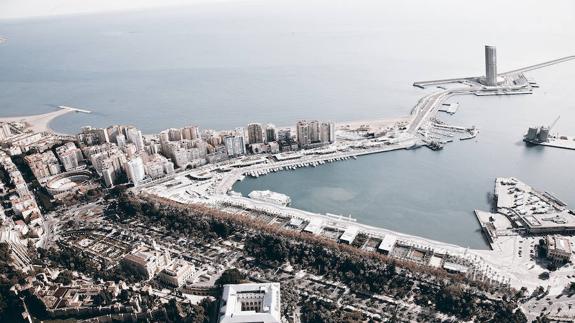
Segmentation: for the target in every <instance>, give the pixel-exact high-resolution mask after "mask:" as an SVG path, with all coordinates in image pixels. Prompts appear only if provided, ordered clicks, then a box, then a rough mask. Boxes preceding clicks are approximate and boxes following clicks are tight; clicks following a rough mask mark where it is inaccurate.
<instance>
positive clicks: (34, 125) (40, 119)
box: [0, 106, 90, 134]
mask: <svg viewBox="0 0 575 323" xmlns="http://www.w3.org/2000/svg"><path fill="white" fill-rule="evenodd" d="M70 112H83V113H90V111H87V110H81V109H76V108H71V107H66V106H59V107H58V110H56V111H52V112H47V113H42V114H34V115H29V116H16V117H0V122H23V123H26V124H27V125H28V127H29V128H30V129H32V130H33V131H36V132H53V133H57V134H62V133H58V132H56V131H55V130H54V129H52V128H51V127H50V123H51V122H52V121H54V119H56V118H58V117H60V116H63V115H65V114H68V113H70Z"/></svg>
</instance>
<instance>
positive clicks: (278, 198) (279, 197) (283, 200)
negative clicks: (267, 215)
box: [248, 190, 291, 206]
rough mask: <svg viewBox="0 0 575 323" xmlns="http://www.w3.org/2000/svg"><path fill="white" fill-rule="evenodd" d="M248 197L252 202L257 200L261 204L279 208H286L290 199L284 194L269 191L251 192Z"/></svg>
mask: <svg viewBox="0 0 575 323" xmlns="http://www.w3.org/2000/svg"><path fill="white" fill-rule="evenodd" d="M248 197H249V198H251V199H253V200H258V201H262V202H268V203H272V204H276V205H281V206H288V205H289V204H290V203H291V198H290V197H289V196H287V195H285V194H281V193H277V192H272V191H270V190H266V191H251V192H250V194H248Z"/></svg>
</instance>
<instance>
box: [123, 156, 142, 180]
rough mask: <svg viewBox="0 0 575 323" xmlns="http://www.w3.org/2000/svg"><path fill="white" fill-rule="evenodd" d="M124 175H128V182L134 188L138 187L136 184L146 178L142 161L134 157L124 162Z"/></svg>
mask: <svg viewBox="0 0 575 323" xmlns="http://www.w3.org/2000/svg"><path fill="white" fill-rule="evenodd" d="M125 168H126V174H127V175H128V179H129V180H130V182H132V183H134V186H138V184H139V183H140V182H141V181H142V180H143V179H144V177H145V176H146V172H145V169H144V161H143V160H142V158H141V157H135V158H132V159H130V160H128V161H127V162H126V165H125Z"/></svg>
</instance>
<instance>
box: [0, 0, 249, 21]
mask: <svg viewBox="0 0 575 323" xmlns="http://www.w3.org/2000/svg"><path fill="white" fill-rule="evenodd" d="M231 1H241V0H0V19H12V18H28V17H41V16H54V15H68V14H76V13H94V12H108V11H119V10H130V9H146V8H155V7H167V6H179V5H192V4H197V3H206V2H231Z"/></svg>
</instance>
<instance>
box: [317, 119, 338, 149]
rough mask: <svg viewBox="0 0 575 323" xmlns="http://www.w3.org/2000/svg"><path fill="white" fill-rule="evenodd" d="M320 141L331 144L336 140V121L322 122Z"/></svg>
mask: <svg viewBox="0 0 575 323" xmlns="http://www.w3.org/2000/svg"><path fill="white" fill-rule="evenodd" d="M320 141H321V142H322V143H330V144H332V143H334V142H335V123H333V122H322V124H321V129H320Z"/></svg>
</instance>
